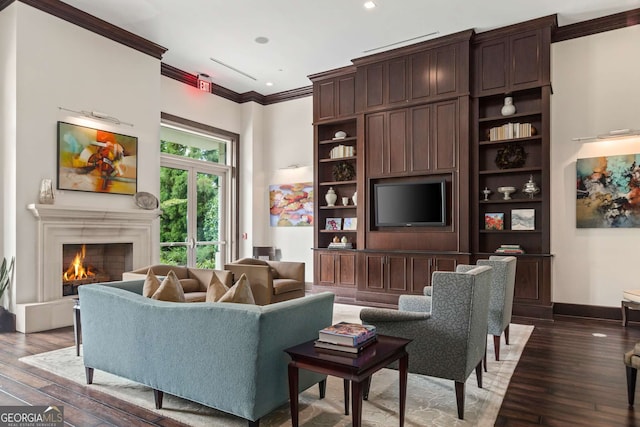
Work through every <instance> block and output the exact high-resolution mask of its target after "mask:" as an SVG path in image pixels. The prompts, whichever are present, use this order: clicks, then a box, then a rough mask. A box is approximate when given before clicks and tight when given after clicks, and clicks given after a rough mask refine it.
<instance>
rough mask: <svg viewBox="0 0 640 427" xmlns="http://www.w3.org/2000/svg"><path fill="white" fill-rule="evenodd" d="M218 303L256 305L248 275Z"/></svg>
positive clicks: (244, 275) (243, 276)
mask: <svg viewBox="0 0 640 427" xmlns="http://www.w3.org/2000/svg"><path fill="white" fill-rule="evenodd" d="M218 302H235V303H239V304H255V303H256V300H255V299H253V293H252V292H251V285H250V284H249V279H247V275H246V274H243V275H242V276H240V279H238V281H237V282H236V284H235V285H233V286H232V287H231V288H230V289H229V290H228V291H227V292H226V293H225V294H224V295H223V296H222V297H220V299H219V300H218Z"/></svg>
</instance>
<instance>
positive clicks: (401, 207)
mask: <svg viewBox="0 0 640 427" xmlns="http://www.w3.org/2000/svg"><path fill="white" fill-rule="evenodd" d="M446 200H447V196H446V182H445V180H444V179H442V180H437V181H434V180H430V181H419V182H406V183H375V184H374V185H373V208H374V224H375V225H376V227H443V226H445V225H446V222H447V221H446V218H447V208H446Z"/></svg>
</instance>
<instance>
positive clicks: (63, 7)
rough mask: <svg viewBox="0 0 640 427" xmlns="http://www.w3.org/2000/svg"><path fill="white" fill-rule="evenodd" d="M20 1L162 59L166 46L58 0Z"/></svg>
mask: <svg viewBox="0 0 640 427" xmlns="http://www.w3.org/2000/svg"><path fill="white" fill-rule="evenodd" d="M19 1H20V2H21V3H24V4H26V5H29V6H31V7H34V8H36V9H38V10H41V11H43V12H46V13H48V14H50V15H53V16H56V17H58V18H60V19H63V20H65V21H67V22H70V23H72V24H74V25H77V26H79V27H82V28H84V29H85V30H89V31H91V32H94V33H96V34H100V35H101V36H104V37H106V38H108V39H110V40H113V41H116V42H118V43H122V44H123V45H125V46H128V47H130V48H132V49H135V50H137V51H139V52H142V53H146V54H147V55H150V56H153V57H154V58H157V59H162V55H164V53H165V52H166V51H167V48H165V47H162V46H160V45H158V44H155V43H153V42H151V41H149V40H147V39H145V38H142V37H140V36H138V35H135V34H133V33H130V32H129V31H126V30H123V29H122V28H120V27H116V26H115V25H113V24H111V23H109V22H107V21H103V20H102V19H99V18H96V17H95V16H93V15H90V14H88V13H86V12H83V11H81V10H80V9H76V8H75V7H72V6H69V5H68V4H66V3H63V2H61V1H60V0H19Z"/></svg>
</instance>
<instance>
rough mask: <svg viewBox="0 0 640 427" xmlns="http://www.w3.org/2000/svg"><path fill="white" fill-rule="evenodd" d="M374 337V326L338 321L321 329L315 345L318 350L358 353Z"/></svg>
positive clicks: (375, 333) (370, 342)
mask: <svg viewBox="0 0 640 427" xmlns="http://www.w3.org/2000/svg"><path fill="white" fill-rule="evenodd" d="M376 337H377V331H376V327H375V326H371V325H361V324H359V323H347V322H340V323H336V324H335V325H332V326H329V327H327V328H324V329H321V330H320V332H319V333H318V340H317V341H316V342H315V347H316V349H319V350H329V351H333V352H342V353H346V354H358V353H359V352H360V351H361V350H362V349H363V348H365V347H367V346H368V345H370V344H372V343H374V342H375V341H376Z"/></svg>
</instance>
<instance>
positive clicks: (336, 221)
mask: <svg viewBox="0 0 640 427" xmlns="http://www.w3.org/2000/svg"><path fill="white" fill-rule="evenodd" d="M324 229H325V230H342V218H327V222H326V224H325V227H324Z"/></svg>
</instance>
